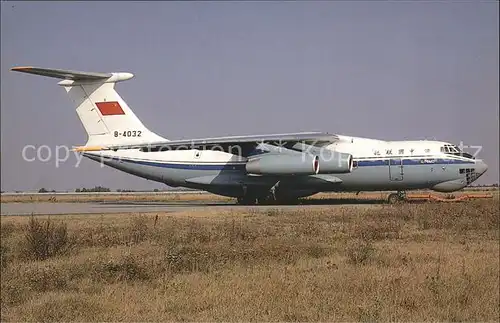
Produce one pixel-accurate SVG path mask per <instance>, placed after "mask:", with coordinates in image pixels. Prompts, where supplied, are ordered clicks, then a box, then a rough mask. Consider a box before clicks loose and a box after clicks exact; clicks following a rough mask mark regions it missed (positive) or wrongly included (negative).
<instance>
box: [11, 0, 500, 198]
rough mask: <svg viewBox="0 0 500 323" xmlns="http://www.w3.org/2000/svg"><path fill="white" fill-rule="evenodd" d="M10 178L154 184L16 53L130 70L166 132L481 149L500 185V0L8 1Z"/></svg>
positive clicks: (48, 62)
mask: <svg viewBox="0 0 500 323" xmlns="http://www.w3.org/2000/svg"><path fill="white" fill-rule="evenodd" d="M1 5H2V7H1V9H2V11H1V18H2V19H1V28H2V30H1V32H2V34H1V36H2V38H1V45H2V46H1V54H2V55H1V58H2V62H1V78H2V82H1V145H2V147H1V148H2V149H1V152H2V154H1V166H2V167H1V187H2V190H32V189H38V188H40V187H47V188H50V189H74V188H76V187H83V186H85V187H90V186H94V185H103V186H107V187H112V188H134V189H138V188H146V189H151V188H156V187H163V186H162V185H161V184H158V183H153V182H150V181H146V180H143V179H140V178H136V177H134V176H132V175H128V174H125V173H122V172H119V171H117V170H114V169H111V168H108V167H104V168H101V167H100V166H99V164H98V163H95V162H92V161H90V160H83V162H82V164H81V165H80V167H79V168H75V167H74V165H75V163H76V159H75V158H74V157H72V158H70V159H69V160H68V161H67V162H66V163H65V164H63V165H61V166H60V167H59V168H56V167H55V165H54V161H53V160H51V161H49V162H47V163H43V162H40V161H37V162H26V161H24V160H23V158H22V156H21V151H22V148H23V147H24V146H25V145H28V144H32V145H35V146H40V145H49V146H50V147H53V148H54V147H55V146H56V145H68V146H72V145H78V144H84V143H85V141H86V134H85V132H84V130H83V127H82V126H81V124H80V121H79V119H78V117H77V115H76V113H75V110H74V107H73V106H72V104H71V102H70V101H69V98H68V97H67V96H66V94H65V91H64V90H63V89H62V88H60V87H59V86H57V85H56V82H57V80H55V79H48V78H43V77H37V76H31V75H22V74H19V73H13V72H9V68H11V67H12V66H16V65H33V66H39V67H53V68H65V69H75V70H84V71H95V72H117V71H129V72H132V73H134V74H135V78H134V79H132V80H131V81H127V82H124V83H120V84H118V85H117V90H118V92H119V93H120V94H121V95H122V97H123V98H124V99H125V100H126V101H127V103H128V104H129V105H130V106H131V108H132V109H133V110H134V112H136V114H137V115H138V117H139V118H140V119H141V120H142V121H143V122H144V124H145V125H146V126H147V127H149V128H150V129H151V130H153V131H156V132H158V133H160V134H161V135H163V136H165V137H167V138H169V139H179V138H190V137H191V138H192V137H206V136H219V135H231V134H234V135H236V134H263V133H276V132H293V131H328V132H332V133H341V134H348V135H355V136H364V137H370V138H379V139H394V140H396V139H424V138H427V139H433V138H435V139H438V140H444V141H450V142H454V143H456V144H458V143H460V141H463V142H464V144H466V145H482V146H483V149H482V151H481V153H480V157H481V158H483V159H484V160H485V161H486V162H487V163H488V164H489V166H490V168H489V171H488V172H487V173H486V174H485V175H484V176H483V178H481V179H480V181H479V183H494V182H498V176H499V175H498V155H499V149H498V146H499V141H498V122H499V112H498V104H499V103H498V102H499V94H498V91H499V90H498V89H499V75H498V73H499V66H498V55H499V53H498V3H497V2H493V1H492V2H478V1H477V2H476V1H474V2H472V1H471V2H469V3H467V2H451V1H450V2H435V3H433V2H375V1H373V2H361V1H355V2H343V1H338V2H336V1H331V2H150V3H147V2H138V3H135V2H107V3H106V2H78V3H75V2H4V1H2V2H1Z"/></svg>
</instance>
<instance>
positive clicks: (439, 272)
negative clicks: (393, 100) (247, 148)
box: [1, 198, 500, 322]
mask: <svg viewBox="0 0 500 323" xmlns="http://www.w3.org/2000/svg"><path fill="white" fill-rule="evenodd" d="M498 202H499V201H498V199H497V198H495V199H488V200H477V201H469V202H464V203H445V204H443V203H421V204H400V205H377V206H373V207H366V206H364V207H362V206H349V207H346V206H336V207H333V208H329V207H325V206H317V207H316V206H315V207H310V208H307V209H301V208H297V209H286V210H282V209H279V208H275V209H268V210H259V209H257V208H249V209H248V210H247V211H235V210H227V211H215V210H210V209H209V208H207V210H205V211H191V212H184V213H183V212H179V213H168V214H121V215H117V214H113V215H85V216H83V215H82V216H79V215H71V216H52V217H51V218H50V219H48V218H47V217H34V218H32V217H21V216H14V217H2V218H1V242H2V244H1V260H2V266H1V267H2V269H1V277H2V279H1V314H2V318H1V319H2V321H167V320H169V321H388V320H391V321H394V320H399V321H423V320H426V321H429V320H432V321H495V322H497V321H499V319H500V317H499V302H500V298H499V288H500V286H499V237H500V232H499V225H500V214H499V205H498Z"/></svg>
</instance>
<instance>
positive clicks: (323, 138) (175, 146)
mask: <svg viewBox="0 0 500 323" xmlns="http://www.w3.org/2000/svg"><path fill="white" fill-rule="evenodd" d="M337 140H338V137H337V135H334V134H329V133H325V132H299V133H285V134H270V135H251V136H230V137H217V138H202V139H183V140H173V141H162V142H152V143H146V144H137V145H117V146H107V147H102V148H101V149H108V150H118V149H141V150H143V151H168V150H188V149H207V150H210V149H214V150H220V151H229V150H230V149H231V147H233V148H234V147H238V146H239V147H241V148H243V150H244V151H245V150H246V151H251V150H253V149H255V148H256V147H257V146H258V145H259V144H263V143H267V144H275V145H277V146H281V147H285V148H291V147H293V146H294V145H295V144H297V143H305V144H308V145H312V146H316V147H322V146H324V145H327V144H330V143H332V142H335V141H337ZM81 148H85V147H81ZM89 148H90V147H89ZM92 149H96V147H92ZM77 150H78V149H77ZM82 150H83V149H82Z"/></svg>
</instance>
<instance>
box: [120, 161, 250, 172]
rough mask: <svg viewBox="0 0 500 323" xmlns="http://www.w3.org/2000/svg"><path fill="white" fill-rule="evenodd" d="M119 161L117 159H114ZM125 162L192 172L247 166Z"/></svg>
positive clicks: (243, 165)
mask: <svg viewBox="0 0 500 323" xmlns="http://www.w3.org/2000/svg"><path fill="white" fill-rule="evenodd" d="M112 160H114V161H118V160H117V159H112ZM121 161H123V162H127V163H131V164H138V165H145V166H153V167H163V168H172V169H191V170H245V164H241V163H239V164H174V163H159V162H150V161H144V160H132V159H123V158H122V159H121Z"/></svg>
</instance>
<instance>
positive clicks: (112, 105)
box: [96, 101, 125, 116]
mask: <svg viewBox="0 0 500 323" xmlns="http://www.w3.org/2000/svg"><path fill="white" fill-rule="evenodd" d="M96 105H97V108H98V109H99V111H100V112H101V114H102V115H103V116H115V115H120V114H125V112H123V109H122V107H121V106H120V103H118V102H116V101H111V102H96Z"/></svg>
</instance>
